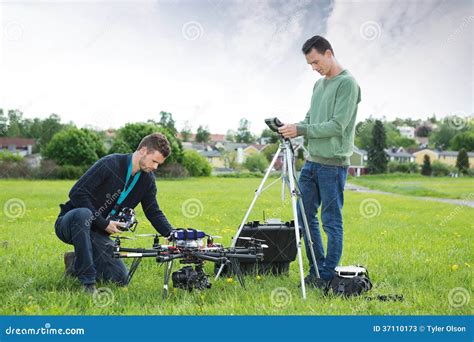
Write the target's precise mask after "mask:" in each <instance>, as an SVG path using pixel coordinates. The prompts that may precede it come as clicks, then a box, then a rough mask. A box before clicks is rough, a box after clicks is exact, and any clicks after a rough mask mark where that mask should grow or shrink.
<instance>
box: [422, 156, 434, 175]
mask: <svg viewBox="0 0 474 342" xmlns="http://www.w3.org/2000/svg"><path fill="white" fill-rule="evenodd" d="M431 171H432V170H431V162H430V156H429V155H427V154H425V157H424V158H423V166H422V167H421V174H422V175H424V176H431Z"/></svg>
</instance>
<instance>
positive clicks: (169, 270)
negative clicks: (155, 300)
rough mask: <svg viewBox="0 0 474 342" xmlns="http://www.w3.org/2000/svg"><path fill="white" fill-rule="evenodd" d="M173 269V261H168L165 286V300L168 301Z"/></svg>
mask: <svg viewBox="0 0 474 342" xmlns="http://www.w3.org/2000/svg"><path fill="white" fill-rule="evenodd" d="M172 268H173V260H170V261H168V263H167V265H166V267H165V281H164V284H163V299H166V297H167V296H168V284H169V282H170V275H171V270H172Z"/></svg>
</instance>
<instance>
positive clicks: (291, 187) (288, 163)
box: [285, 142, 306, 299]
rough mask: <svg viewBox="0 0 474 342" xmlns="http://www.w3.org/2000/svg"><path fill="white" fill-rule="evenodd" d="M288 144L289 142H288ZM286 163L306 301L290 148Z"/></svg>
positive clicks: (302, 288) (302, 291)
mask: <svg viewBox="0 0 474 342" xmlns="http://www.w3.org/2000/svg"><path fill="white" fill-rule="evenodd" d="M288 144H289V142H288ZM285 150H286V162H287V171H288V173H289V175H288V185H289V188H290V194H291V206H292V209H293V217H294V221H295V241H296V248H297V251H298V264H299V268H300V281H301V294H302V296H303V299H306V286H305V283H304V270H303V255H302V253H301V239H300V234H299V229H300V228H299V224H298V209H297V205H296V198H297V195H296V186H295V177H294V173H293V171H294V168H293V156H292V155H291V151H290V148H286V149H285Z"/></svg>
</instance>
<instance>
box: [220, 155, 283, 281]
mask: <svg viewBox="0 0 474 342" xmlns="http://www.w3.org/2000/svg"><path fill="white" fill-rule="evenodd" d="M280 151H281V146H280V147H278V150H277V151H276V152H275V155H274V156H273V159H272V162H271V163H270V165H269V166H268V169H267V171H266V172H265V175H264V176H263V179H262V182H261V183H260V185H259V187H258V189H257V190H255V196H254V197H253V200H252V203H251V204H250V207H249V208H248V210H247V212H246V213H245V216H244V219H243V220H242V222H241V223H240V226H239V229H238V230H237V233H236V234H235V236H234V237H233V239H232V244H231V247H232V248H233V247H235V245H236V244H237V239H238V237H239V236H240V233H241V232H242V229H243V228H244V225H245V223H246V222H247V220H248V218H249V215H250V213H251V211H252V209H253V207H254V205H255V202H257V199H258V197H259V196H260V194H261V193H262V189H263V186H264V185H265V182H266V181H267V179H268V176H269V175H270V172H271V171H272V169H273V166H274V165H275V163H276V161H277V160H278V155H279V154H280ZM223 269H224V264H221V266H220V267H219V271H218V272H217V274H216V277H215V278H214V280H216V281H217V279H219V276H220V275H221V273H222V270H223Z"/></svg>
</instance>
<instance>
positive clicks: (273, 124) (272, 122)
mask: <svg viewBox="0 0 474 342" xmlns="http://www.w3.org/2000/svg"><path fill="white" fill-rule="evenodd" d="M265 123H266V124H267V126H268V127H269V128H270V129H271V130H272V131H273V132H276V133H279V132H278V128H280V127H281V126H283V122H281V121H280V120H279V119H278V118H268V119H265Z"/></svg>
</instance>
